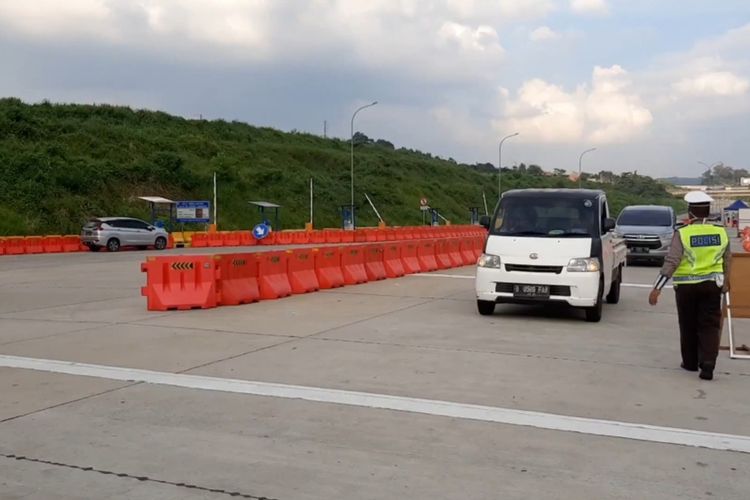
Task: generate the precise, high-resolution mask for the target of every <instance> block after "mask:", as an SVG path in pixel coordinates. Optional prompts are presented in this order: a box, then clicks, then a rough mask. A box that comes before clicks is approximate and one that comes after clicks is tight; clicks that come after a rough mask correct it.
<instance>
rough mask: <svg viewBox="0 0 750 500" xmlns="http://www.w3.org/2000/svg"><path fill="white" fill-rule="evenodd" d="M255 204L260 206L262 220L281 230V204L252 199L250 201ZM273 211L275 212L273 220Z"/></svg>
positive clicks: (276, 229)
mask: <svg viewBox="0 0 750 500" xmlns="http://www.w3.org/2000/svg"><path fill="white" fill-rule="evenodd" d="M248 203H250V204H251V205H253V206H256V207H258V213H260V218H261V222H264V223H266V224H267V225H270V226H271V229H273V230H274V231H281V219H280V218H279V209H280V208H281V205H277V204H276V203H271V202H269V201H250V202H248ZM271 212H273V222H271V219H270V218H269V217H271Z"/></svg>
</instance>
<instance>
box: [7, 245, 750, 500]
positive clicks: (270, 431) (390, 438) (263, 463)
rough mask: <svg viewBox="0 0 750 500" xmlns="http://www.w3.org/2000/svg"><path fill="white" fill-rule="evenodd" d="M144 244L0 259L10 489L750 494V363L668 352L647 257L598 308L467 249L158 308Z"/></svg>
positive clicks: (263, 494)
mask: <svg viewBox="0 0 750 500" xmlns="http://www.w3.org/2000/svg"><path fill="white" fill-rule="evenodd" d="M235 250H236V249H235ZM174 253H180V251H175V252H174ZM147 255H153V253H152V252H150V253H146V252H125V253H120V254H117V255H112V254H106V253H101V254H71V255H38V256H23V257H7V256H6V257H0V395H2V397H0V499H2V500H10V499H21V498H23V499H40V500H41V499H43V500H51V499H105V498H117V499H120V498H126V499H212V500H213V499H222V498H250V499H259V498H269V499H283V500H292V499H295V500H296V499H394V498H404V499H430V500H434V499H442V498H446V499H449V498H461V499H515V498H519V499H520V498H523V499H529V498H532V499H588V498H591V499H607V498H619V499H633V498H643V499H706V498H717V499H747V498H750V437H749V436H750V398H749V397H748V395H749V394H750V364H748V362H744V361H730V360H729V359H728V357H727V355H726V352H722V354H721V357H720V359H719V364H718V369H717V376H716V379H715V380H714V381H712V382H704V381H700V380H699V379H698V377H697V375H696V374H694V373H687V372H685V371H683V370H681V369H680V368H679V363H680V359H679V345H678V336H677V335H678V334H677V327H676V314H675V308H674V299H673V296H672V294H671V293H665V294H663V300H662V303H660V304H659V305H658V306H657V307H655V308H651V307H649V306H648V305H647V304H646V296H647V292H648V286H649V284H650V283H652V282H653V279H654V276H655V274H656V272H657V268H648V267H646V268H640V267H631V268H628V269H627V270H626V275H625V281H626V282H627V283H628V285H629V286H626V287H625V288H624V289H623V293H622V300H621V303H620V304H618V305H615V306H606V307H605V310H604V319H603V321H602V322H601V323H598V324H591V323H586V322H584V321H583V315H582V313H580V312H576V311H571V310H568V309H565V308H551V309H547V310H542V309H540V308H528V307H520V306H502V307H498V308H497V312H496V314H495V315H494V316H492V317H482V316H479V315H478V314H477V312H476V306H475V302H474V296H473V281H472V279H471V276H472V275H473V268H471V267H466V268H460V269H453V270H449V271H441V272H439V273H435V274H433V275H429V276H428V275H419V276H410V277H404V278H400V279H396V280H387V281H383V282H378V283H370V284H366V285H359V286H353V287H347V288H342V289H339V290H336V291H327V292H319V293H315V294H310V295H304V296H295V297H291V298H288V299H283V300H280V301H272V302H261V303H256V304H251V305H245V306H237V307H223V308H217V309H212V310H202V311H187V312H168V313H152V312H148V311H146V307H145V298H143V297H140V294H139V287H140V286H141V285H142V284H143V283H144V280H145V275H143V274H142V273H141V272H140V270H139V264H140V262H141V261H143V260H144V259H145V257H146V256H147ZM749 330H750V325H745V324H742V323H739V324H738V332H739V335H740V340H741V341H743V342H744V343H750V332H749ZM70 362H74V363H70Z"/></svg>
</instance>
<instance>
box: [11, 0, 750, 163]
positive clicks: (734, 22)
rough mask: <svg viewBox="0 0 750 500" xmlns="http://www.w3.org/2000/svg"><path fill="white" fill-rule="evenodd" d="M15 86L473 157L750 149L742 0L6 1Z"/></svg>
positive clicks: (749, 52) (27, 92) (615, 159)
mask: <svg viewBox="0 0 750 500" xmlns="http://www.w3.org/2000/svg"><path fill="white" fill-rule="evenodd" d="M0 62H2V66H1V67H0V95H2V96H15V97H20V98H22V99H24V100H26V101H30V102H36V101H40V100H42V99H49V100H51V101H57V102H60V101H62V102H82V103H91V102H96V103H103V102H107V103H115V104H125V105H130V106H133V107H137V108H149V109H160V110H164V111H167V112H170V113H174V114H179V115H183V116H186V117H196V118H197V117H198V116H200V115H202V116H203V117H204V118H224V119H228V120H241V121H246V122H249V123H252V124H256V125H269V126H273V127H276V128H280V129H282V130H292V129H296V130H300V131H308V132H312V133H316V134H321V135H322V133H323V122H324V120H326V121H327V122H328V133H329V135H333V136H338V137H348V135H349V120H350V119H351V115H352V112H353V111H354V109H356V108H357V107H358V106H360V105H362V104H365V103H367V102H370V101H372V100H378V101H379V104H378V105H377V106H375V107H373V108H370V109H367V110H365V111H363V112H362V113H360V114H359V115H358V116H357V122H356V128H357V129H358V130H361V131H362V132H364V133H365V134H367V135H368V136H370V137H375V138H383V139H387V140H390V141H391V142H393V143H394V144H396V146H404V147H408V148H415V149H420V150H422V151H428V152H431V153H434V154H438V155H440V156H443V157H446V158H447V157H453V158H455V159H457V160H459V161H465V162H471V163H473V162H492V163H493V164H495V163H497V161H498V158H497V156H498V151H497V149H498V142H499V139H500V138H501V137H503V136H504V135H507V134H511V133H514V132H519V133H520V135H519V136H518V137H514V138H513V139H510V140H508V141H506V143H505V145H504V146H503V164H504V165H512V164H514V163H517V162H522V161H523V162H526V163H538V164H540V165H542V166H543V167H544V168H545V169H547V170H551V169H553V168H564V169H567V170H575V169H577V164H578V155H579V154H580V152H581V151H583V150H585V149H588V148H591V147H596V148H597V150H596V151H594V152H592V153H590V154H589V155H587V156H586V157H585V160H584V169H585V170H589V171H598V170H603V169H606V170H614V171H623V170H638V171H639V173H647V174H650V175H655V176H662V175H687V176H693V175H698V174H699V173H700V172H701V171H702V170H703V166H702V165H700V164H699V163H698V162H699V161H703V162H706V163H709V164H710V163H714V162H717V161H723V162H724V163H725V164H728V165H732V166H735V167H750V140H749V138H750V114H749V111H750V2H748V1H747V0H721V1H718V0H715V1H712V0H659V1H654V0H65V1H61V0H0Z"/></svg>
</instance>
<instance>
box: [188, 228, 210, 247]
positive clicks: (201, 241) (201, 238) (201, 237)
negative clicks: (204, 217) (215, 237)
mask: <svg viewBox="0 0 750 500" xmlns="http://www.w3.org/2000/svg"><path fill="white" fill-rule="evenodd" d="M190 246H191V247H193V248H206V247H207V246H208V233H204V232H197V233H193V239H192V241H191V242H190Z"/></svg>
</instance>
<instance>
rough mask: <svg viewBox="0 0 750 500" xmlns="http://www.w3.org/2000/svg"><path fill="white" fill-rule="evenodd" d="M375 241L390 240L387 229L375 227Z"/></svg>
mask: <svg viewBox="0 0 750 500" xmlns="http://www.w3.org/2000/svg"><path fill="white" fill-rule="evenodd" d="M375 241H378V242H381V241H388V238H387V236H386V230H385V229H375Z"/></svg>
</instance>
